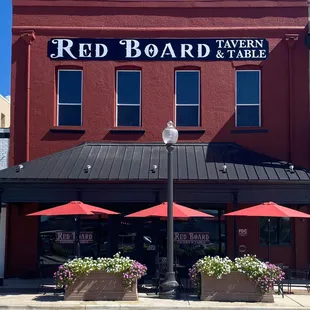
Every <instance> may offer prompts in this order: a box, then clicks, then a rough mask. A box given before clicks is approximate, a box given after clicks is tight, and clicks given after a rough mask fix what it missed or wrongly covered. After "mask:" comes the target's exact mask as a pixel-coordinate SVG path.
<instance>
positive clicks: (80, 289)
mask: <svg viewBox="0 0 310 310" xmlns="http://www.w3.org/2000/svg"><path fill="white" fill-rule="evenodd" d="M65 300H77V301H90V300H112V301H113V300H124V301H135V300H138V290H137V282H135V283H134V284H133V286H132V287H131V288H130V289H127V290H126V289H125V288H124V286H123V282H122V275H121V274H116V273H107V272H105V271H93V272H90V273H89V274H88V275H85V276H82V277H78V278H76V279H75V281H74V282H73V283H72V284H71V285H70V286H69V287H68V288H67V289H66V292H65Z"/></svg>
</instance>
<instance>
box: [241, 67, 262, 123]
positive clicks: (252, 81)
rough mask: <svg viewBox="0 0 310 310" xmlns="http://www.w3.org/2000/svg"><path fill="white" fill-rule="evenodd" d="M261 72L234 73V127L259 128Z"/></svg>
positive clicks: (242, 71)
mask: <svg viewBox="0 0 310 310" xmlns="http://www.w3.org/2000/svg"><path fill="white" fill-rule="evenodd" d="M260 105H261V72H260V71H259V70H238V71H236V127H242V126H261V107H260Z"/></svg>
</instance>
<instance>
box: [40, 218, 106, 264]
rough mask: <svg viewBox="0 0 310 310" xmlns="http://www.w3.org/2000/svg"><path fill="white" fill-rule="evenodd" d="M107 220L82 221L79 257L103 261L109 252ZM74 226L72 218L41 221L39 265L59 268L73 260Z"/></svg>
mask: <svg viewBox="0 0 310 310" xmlns="http://www.w3.org/2000/svg"><path fill="white" fill-rule="evenodd" d="M107 225H108V224H107V221H106V220H99V219H98V218H97V217H96V216H94V217H83V218H82V219H81V225H80V249H81V256H82V257H97V256H100V257H106V256H107V251H108V227H107ZM74 240H75V222H74V218H73V217H71V216H55V217H46V216H41V218H40V231H39V253H40V263H41V264H44V265H59V264H62V263H64V262H66V261H67V260H68V259H72V258H74V257H75V255H76V253H75V244H74Z"/></svg>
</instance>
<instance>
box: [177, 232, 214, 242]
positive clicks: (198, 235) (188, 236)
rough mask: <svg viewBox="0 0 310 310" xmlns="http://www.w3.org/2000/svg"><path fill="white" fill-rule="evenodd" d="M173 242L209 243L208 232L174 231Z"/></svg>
mask: <svg viewBox="0 0 310 310" xmlns="http://www.w3.org/2000/svg"><path fill="white" fill-rule="evenodd" d="M174 242H175V243H179V244H207V243H210V236H209V233H208V232H182V233H181V232H175V233H174Z"/></svg>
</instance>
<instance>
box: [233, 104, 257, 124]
mask: <svg viewBox="0 0 310 310" xmlns="http://www.w3.org/2000/svg"><path fill="white" fill-rule="evenodd" d="M237 126H259V106H258V105H256V106H237Z"/></svg>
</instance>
